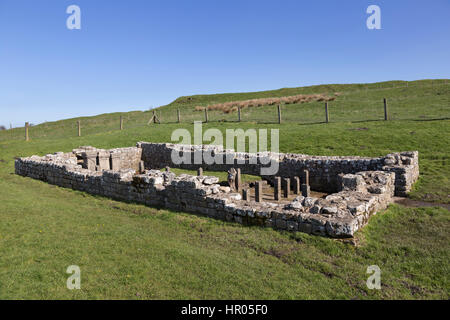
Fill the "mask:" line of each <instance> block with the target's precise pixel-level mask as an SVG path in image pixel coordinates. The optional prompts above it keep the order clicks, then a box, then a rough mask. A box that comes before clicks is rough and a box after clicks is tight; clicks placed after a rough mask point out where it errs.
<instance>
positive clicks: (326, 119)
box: [325, 102, 330, 123]
mask: <svg viewBox="0 0 450 320" xmlns="http://www.w3.org/2000/svg"><path fill="white" fill-rule="evenodd" d="M329 121H330V117H329V115H328V102H325V122H326V123H328V122H329Z"/></svg>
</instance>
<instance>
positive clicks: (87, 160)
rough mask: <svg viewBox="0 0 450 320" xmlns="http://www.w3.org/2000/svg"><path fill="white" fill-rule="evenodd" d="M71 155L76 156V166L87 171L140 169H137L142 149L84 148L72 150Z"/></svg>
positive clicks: (138, 168)
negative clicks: (80, 166) (78, 165)
mask: <svg viewBox="0 0 450 320" xmlns="http://www.w3.org/2000/svg"><path fill="white" fill-rule="evenodd" d="M72 154H73V155H74V156H76V158H77V161H78V164H81V165H82V167H83V168H85V169H89V170H94V171H102V170H115V171H117V170H121V169H134V170H136V171H138V170H140V169H142V168H140V167H139V166H140V162H141V158H142V149H141V148H137V147H130V148H116V149H110V150H105V149H97V148H94V147H91V146H84V147H79V148H78V149H74V150H73V151H72Z"/></svg>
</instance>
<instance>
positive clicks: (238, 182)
mask: <svg viewBox="0 0 450 320" xmlns="http://www.w3.org/2000/svg"><path fill="white" fill-rule="evenodd" d="M234 183H235V185H236V191H237V192H240V191H241V188H242V186H241V184H242V181H241V169H240V168H237V169H236V179H235V180H234Z"/></svg>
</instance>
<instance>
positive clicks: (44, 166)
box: [15, 142, 419, 238]
mask: <svg viewBox="0 0 450 320" xmlns="http://www.w3.org/2000/svg"><path fill="white" fill-rule="evenodd" d="M172 150H176V151H179V152H181V151H182V152H184V154H185V155H188V157H190V158H191V159H192V160H193V159H194V154H195V153H196V152H202V151H204V150H209V151H211V150H212V151H213V153H214V154H215V155H216V156H217V155H218V156H220V157H223V159H224V161H223V164H220V163H216V164H211V165H207V164H204V163H202V164H201V165H195V164H180V165H175V164H173V163H172V160H171V153H172ZM267 157H270V158H271V159H274V160H275V161H277V162H278V164H279V172H278V174H277V175H276V176H264V177H263V179H265V180H266V181H267V182H268V183H269V184H271V185H273V186H274V187H275V192H274V198H275V201H264V199H262V197H261V194H262V193H261V190H260V189H261V188H262V185H263V182H258V183H256V184H255V187H256V190H255V191H256V198H255V200H256V201H253V200H250V196H249V189H245V190H242V192H243V193H244V198H243V197H242V196H241V193H239V189H240V182H239V183H238V186H237V187H234V188H230V187H226V186H221V185H220V184H219V179H218V178H217V177H214V176H207V175H204V174H203V170H205V172H207V171H210V170H211V171H230V170H231V169H233V170H235V172H236V171H239V180H240V173H242V174H253V175H259V173H260V171H259V170H260V168H261V166H262V164H260V163H267V162H264V161H260V160H262V159H261V158H265V159H266V158H267ZM227 158H228V159H233V160H232V161H231V164H229V163H230V162H227V161H226V160H225V159H227ZM255 160H256V162H255ZM191 163H193V162H191ZM227 163H228V164H227ZM174 167H178V168H183V169H191V170H198V171H199V172H201V174H199V175H198V176H192V175H187V174H181V175H178V176H177V175H175V173H173V172H171V171H170V169H169V168H174ZM159 169H162V170H163V171H161V170H159ZM199 169H201V170H199ZM238 169H239V170H238ZM15 171H16V174H19V175H21V176H26V177H31V178H34V179H39V180H42V181H46V182H48V183H51V184H54V185H58V186H61V187H66V188H72V189H75V190H81V191H86V192H89V193H92V194H98V195H103V196H106V197H111V198H114V199H118V200H124V201H132V202H138V203H142V204H146V205H149V206H157V207H164V208H168V209H172V210H177V211H186V212H194V213H199V214H203V215H206V216H208V217H212V218H217V219H222V220H227V221H235V222H238V223H241V224H252V225H259V226H265V227H272V228H276V229H281V230H288V231H301V232H306V233H311V234H316V235H322V236H329V237H336V238H342V237H352V236H353V235H354V233H355V232H356V231H357V230H358V229H360V228H361V227H363V226H364V225H365V224H366V223H367V221H368V219H369V217H370V216H371V215H373V214H375V213H376V212H378V211H380V210H383V209H384V208H386V207H387V206H388V205H389V203H391V202H392V197H393V196H394V194H395V195H397V196H405V195H406V194H407V193H408V191H410V189H411V187H412V185H413V183H414V182H415V181H416V180H417V178H418V175H419V164H418V152H417V151H414V152H402V153H393V154H389V155H387V156H385V157H379V158H363V157H315V156H307V155H301V154H281V153H280V154H278V153H277V154H275V153H267V152H266V153H257V154H249V153H237V152H234V151H232V150H225V149H223V148H221V147H217V146H181V145H174V144H158V143H147V142H139V143H137V146H136V147H132V148H118V149H111V150H104V149H96V148H94V147H80V148H78V149H75V150H73V151H72V152H69V153H62V152H57V153H55V154H49V155H46V156H43V157H40V156H31V157H29V158H19V159H17V160H16V162H15ZM308 180H309V181H308ZM291 182H292V183H291ZM266 184H267V183H266ZM291 187H293V190H294V191H293V193H294V194H295V195H297V196H296V197H295V198H294V200H293V201H289V202H287V203H286V201H285V202H282V201H277V200H281V199H280V198H281V196H282V192H283V196H285V195H286V194H289V193H290V192H291V191H290V190H292V189H291ZM283 188H284V190H283ZM287 188H289V189H287ZM310 188H311V189H312V190H314V191H321V192H326V193H329V195H326V196H324V197H321V198H315V197H311V196H310V192H309V190H310ZM300 192H301V193H302V195H299V193H300ZM277 198H278V199H277Z"/></svg>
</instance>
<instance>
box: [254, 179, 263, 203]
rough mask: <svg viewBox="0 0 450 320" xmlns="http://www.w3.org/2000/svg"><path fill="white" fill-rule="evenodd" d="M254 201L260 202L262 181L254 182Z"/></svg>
mask: <svg viewBox="0 0 450 320" xmlns="http://www.w3.org/2000/svg"><path fill="white" fill-rule="evenodd" d="M255 201H256V202H262V181H256V183H255Z"/></svg>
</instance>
